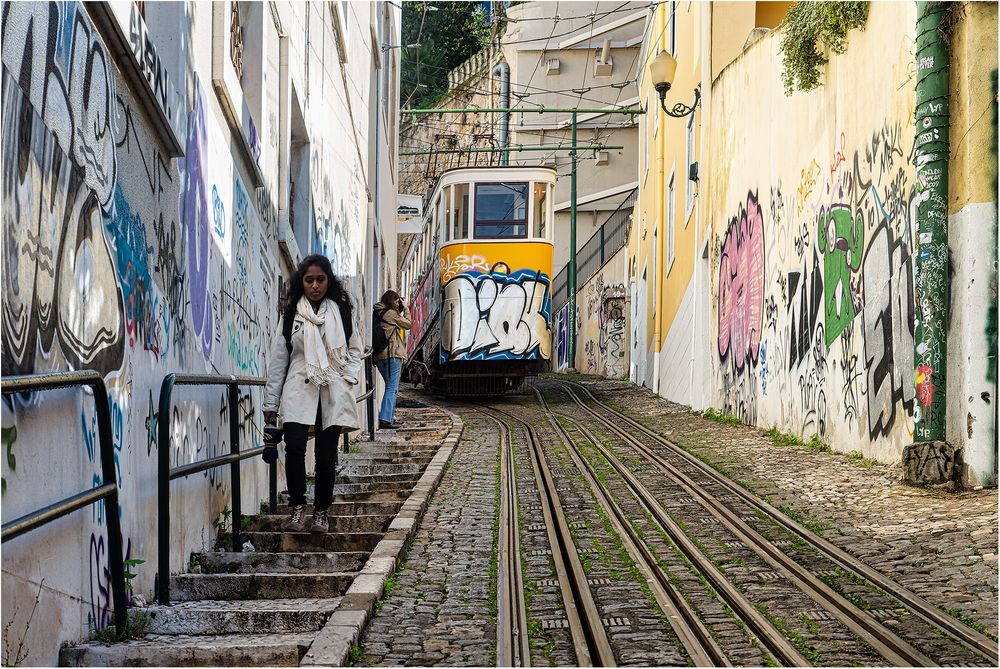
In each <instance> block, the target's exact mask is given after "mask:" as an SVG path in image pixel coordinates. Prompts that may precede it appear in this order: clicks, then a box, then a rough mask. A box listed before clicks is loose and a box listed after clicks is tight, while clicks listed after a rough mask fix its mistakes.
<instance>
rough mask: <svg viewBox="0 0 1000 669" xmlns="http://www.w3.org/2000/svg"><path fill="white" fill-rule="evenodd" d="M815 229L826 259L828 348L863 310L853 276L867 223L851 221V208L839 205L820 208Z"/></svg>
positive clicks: (856, 217)
mask: <svg viewBox="0 0 1000 669" xmlns="http://www.w3.org/2000/svg"><path fill="white" fill-rule="evenodd" d="M816 227H817V230H816V241H817V242H818V243H819V250H820V252H822V253H823V259H824V263H823V280H824V295H825V301H824V304H825V307H826V310H825V316H824V317H825V319H826V320H825V323H826V345H827V346H829V345H830V344H832V343H833V340H834V339H836V338H837V337H839V336H840V333H841V332H843V331H844V329H845V328H846V327H847V326H848V325H850V324H851V321H853V320H854V316H855V315H856V314H857V313H858V312H859V311H861V299H860V295H859V291H858V290H857V286H856V284H857V281H856V280H855V279H854V277H853V273H854V272H857V271H858V270H859V269H861V257H862V253H861V249H862V246H863V244H864V239H865V229H864V220H863V219H862V217H861V214H860V213H858V214H857V215H856V216H855V217H853V218H852V216H851V208H850V207H849V206H847V205H842V204H838V205H833V206H832V207H830V208H829V209H827V208H825V207H822V208H820V211H819V216H818V218H817V226H816Z"/></svg>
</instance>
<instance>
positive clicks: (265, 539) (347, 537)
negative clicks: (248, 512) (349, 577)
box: [243, 532, 382, 553]
mask: <svg viewBox="0 0 1000 669" xmlns="http://www.w3.org/2000/svg"><path fill="white" fill-rule="evenodd" d="M381 539H382V533H381V532H349V533H343V532H339V533H327V534H310V533H308V532H244V533H243V540H244V541H247V540H249V541H250V543H252V544H253V545H254V548H256V549H257V551H258V552H263V553H279V552H280V553H337V552H341V551H348V552H355V551H366V552H369V553H370V552H371V551H373V550H374V549H375V546H376V545H377V544H378V542H379V541H381Z"/></svg>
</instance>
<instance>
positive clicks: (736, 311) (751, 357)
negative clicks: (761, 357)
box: [718, 192, 764, 372]
mask: <svg viewBox="0 0 1000 669" xmlns="http://www.w3.org/2000/svg"><path fill="white" fill-rule="evenodd" d="M718 309H719V357H720V358H722V360H726V359H727V358H728V359H730V360H731V361H732V364H733V367H734V368H735V369H736V371H737V372H739V371H742V370H743V368H744V367H745V366H746V365H747V364H748V363H751V364H756V362H757V354H758V351H759V350H760V338H761V333H762V331H763V315H764V218H763V214H762V213H761V208H760V204H759V203H758V202H757V194H756V193H753V192H750V193H748V194H747V201H746V209H744V208H743V206H742V205H741V206H740V209H739V213H737V215H736V216H734V217H733V219H732V220H731V221H730V223H729V228H728V229H727V230H726V233H725V235H724V236H723V241H722V249H721V251H720V260H719V307H718ZM730 356H731V357H730Z"/></svg>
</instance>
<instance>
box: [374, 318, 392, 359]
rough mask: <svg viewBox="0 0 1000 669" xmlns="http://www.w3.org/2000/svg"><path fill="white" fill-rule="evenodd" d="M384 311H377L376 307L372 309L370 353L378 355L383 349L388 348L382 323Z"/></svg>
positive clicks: (387, 340) (387, 339)
mask: <svg viewBox="0 0 1000 669" xmlns="http://www.w3.org/2000/svg"><path fill="white" fill-rule="evenodd" d="M384 313H385V311H382V312H379V310H378V309H372V354H373V355H378V354H379V353H381V352H382V351H384V350H385V349H387V348H389V338H388V337H386V336H385V328H384V327H382V324H383V323H384V322H385V321H383V320H382V314H384Z"/></svg>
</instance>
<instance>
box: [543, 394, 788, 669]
mask: <svg viewBox="0 0 1000 669" xmlns="http://www.w3.org/2000/svg"><path fill="white" fill-rule="evenodd" d="M535 392H536V394H537V396H538V400H539V402H540V403H541V405H542V407H543V408H544V409H545V411H546V414H547V416H548V418H549V421H550V422H551V423H552V425H553V427H554V428H555V430H556V431H557V433H558V434H559V435H560V437H561V438H562V441H563V444H564V445H565V446H566V448H567V450H568V451H569V453H570V456H571V457H572V458H573V460H574V462H575V463H576V465H577V467H578V468H579V469H580V470H581V471H582V472H584V474H585V476H586V478H587V481H588V483H589V484H590V487H591V490H592V491H593V493H594V497H595V499H597V501H598V502H599V503H600V504H601V505H602V506H603V507H604V509H605V511H606V512H607V513H608V515H609V516H610V517H611V519H612V523H613V525H614V527H615V530H616V531H617V532H618V534H619V537H620V538H621V540H622V542H623V544H624V545H625V547H626V550H628V552H629V554H630V555H631V556H632V559H633V560H635V562H636V563H637V565H639V569H640V571H641V572H642V573H643V575H644V576H645V578H646V580H647V584H648V585H649V587H650V590H651V591H652V592H653V595H654V597H655V598H656V600H657V603H658V604H659V605H660V608H661V610H662V611H663V613H664V614H665V615H666V617H667V620H668V622H669V623H670V625H671V627H672V628H673V630H674V632H675V633H676V634H677V636H678V638H679V639H680V641H681V643H682V644H683V645H684V648H685V650H687V652H688V654H689V655H690V657H691V660H692V662H693V663H694V665H695V666H699V667H712V666H715V667H719V666H732V664H731V663H730V661H729V658H728V657H727V656H726V654H725V652H724V651H723V650H722V649H721V648H720V647H719V645H718V644H717V643H716V641H715V640H714V639H713V638H712V635H711V633H710V632H709V630H708V628H707V627H706V626H705V625H704V623H702V621H701V620H700V618H699V617H698V613H697V611H695V610H694V609H693V608H692V607H691V606H690V604H688V602H687V601H686V600H685V599H684V597H683V595H682V594H681V593H680V592H679V591H678V590H677V589H676V588H675V587H674V586H673V585H672V584H671V583H670V579H669V577H668V575H667V574H666V572H665V571H664V570H663V568H662V567H661V566H660V564H659V562H658V560H657V558H656V556H655V555H654V554H653V552H652V550H651V549H650V548H649V546H647V545H646V543H645V541H644V540H643V539H642V537H641V536H639V534H638V533H637V532H636V530H635V528H633V527H632V523H631V520H630V519H629V518H628V516H627V515H626V513H625V511H624V510H623V509H622V508H621V506H620V505H619V504H618V503H617V502H616V501H615V499H614V497H613V496H612V495H611V494H610V491H609V490H608V489H607V488H606V486H605V485H604V484H602V483H601V481H600V478H599V476H598V473H597V471H596V470H595V469H594V466H593V465H592V464H591V463H590V462H589V460H588V459H587V457H586V455H585V454H584V453H582V452H581V450H580V448H579V446H577V444H576V443H575V441H574V440H573V437H572V436H571V435H570V434H569V433H568V431H567V430H566V428H565V427H563V426H562V425H561V424H560V422H559V420H558V418H559V416H558V414H555V413H554V412H553V411H551V410H550V409H549V408H548V406H547V405H546V403H545V400H544V398H543V397H542V396H541V394H540V393H538V391H537V389H536V390H535ZM569 420H570V421H571V422H572V423H573V424H574V426H575V427H576V428H577V430H578V431H579V432H580V434H581V435H583V437H584V438H586V439H587V440H588V441H590V442H591V443H592V444H594V445H595V446H596V445H597V443H598V442H597V441H596V439H595V438H594V437H593V436H592V435H591V434H590V433H589V432H587V431H586V429H585V428H583V427H582V426H581V425H580V424H579V423H577V422H576V421H572V419H569ZM641 503H643V505H644V506H645V507H646V509H647V510H649V511H650V512H651V513H653V514H654V516H655V513H656V511H655V509H656V508H657V507H658V506H659V505H657V504H656V503H655V500H652V498H651V496H648V495H647V496H646V497H645V498H644V499H642V500H641ZM673 528H674V529H676V530H677V532H680V530H679V528H676V526H673ZM671 538H672V539H673V536H672V537H671ZM675 543H676V542H675ZM685 547H686V548H690V549H691V552H690V553H689V552H688V551H685V550H684V549H683V548H682V552H684V554H685V557H688V558H689V560H690V559H691V557H694V558H695V561H694V564H696V565H697V564H698V562H699V557H700V554H698V552H697V550H696V549H694V546H693V544H691V543H690V542H687V543H686V546H685ZM700 567H701V568H702V570H703V572H704V571H708V570H709V569H714V567H712V566H711V565H707V568H706V566H705V565H700ZM716 573H717V570H716ZM709 582H710V583H712V582H713V579H712V578H711V577H710V578H709ZM713 585H715V583H713ZM718 585H719V586H721V587H717V588H716V590H717V591H719V590H720V589H721V590H722V591H723V592H725V594H726V595H731V596H730V597H726V602H727V604H729V605H730V607H731V608H733V609H734V611H740V612H742V613H743V615H742V616H741V619H742V620H743V622H744V624H748V626H749V628H750V629H752V630H754V633H755V634H757V635H758V637H759V638H761V639H765V640H767V641H770V642H773V643H767V642H765V645H766V646H767V647H768V648H767V649H768V651H769V652H770V653H771V654H772V655H773V656H774V657H777V658H779V659H781V660H782V661H783V662H784V663H785V664H786V665H787V666H806V665H807V664H808V662H807V661H806V660H805V658H804V657H802V655H801V654H799V653H798V652H797V651H796V650H795V648H794V647H793V646H792V645H791V644H789V643H787V641H785V639H784V638H782V637H781V635H780V633H779V632H778V631H777V630H776V629H774V628H773V626H771V625H770V624H769V623H768V621H767V620H766V618H764V617H763V616H761V615H760V614H759V613H758V612H757V611H756V610H755V609H753V606H752V605H751V604H750V603H749V602H747V601H746V599H745V598H743V597H742V596H741V595H740V594H739V593H738V592H735V591H733V590H732V589H731V588H728V587H727V586H728V583H726V582H725V580H724V579H722V582H721V583H719V584H718ZM724 596H725V595H724Z"/></svg>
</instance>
